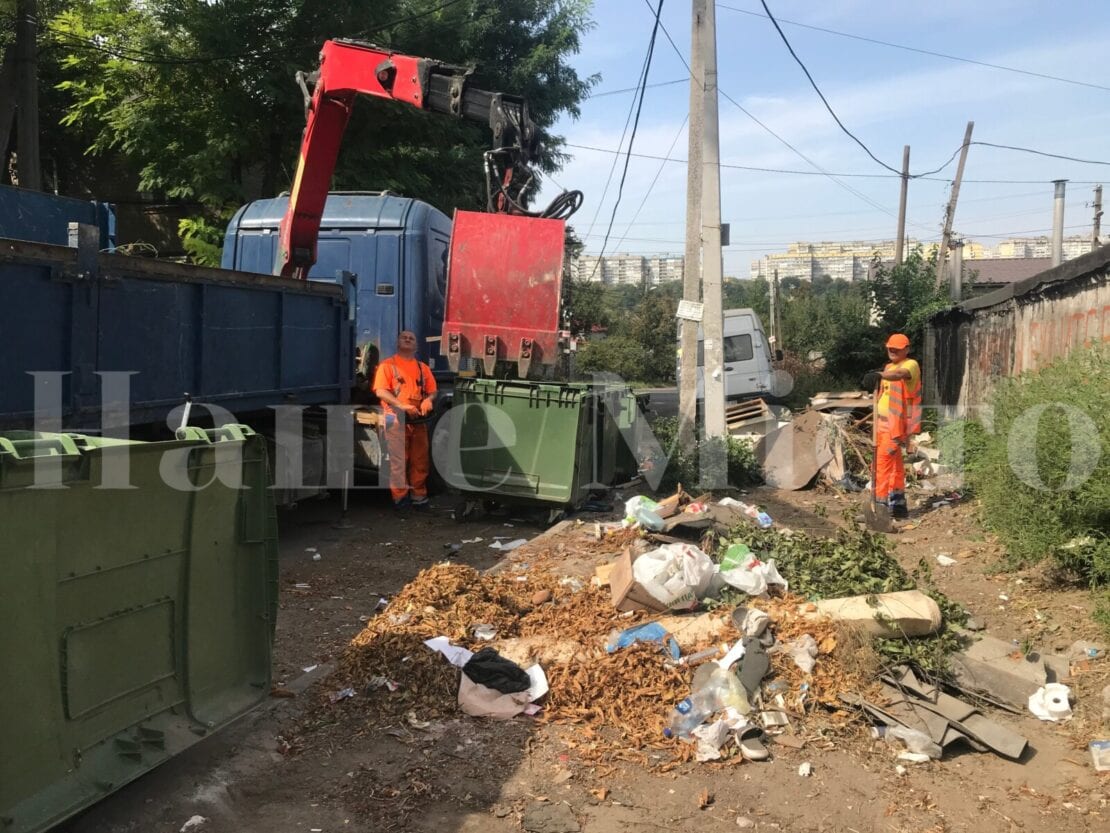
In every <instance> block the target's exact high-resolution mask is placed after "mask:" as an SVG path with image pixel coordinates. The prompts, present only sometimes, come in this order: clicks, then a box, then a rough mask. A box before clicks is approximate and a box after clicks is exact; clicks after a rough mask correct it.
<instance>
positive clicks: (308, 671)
mask: <svg viewBox="0 0 1110 833" xmlns="http://www.w3.org/2000/svg"><path fill="white" fill-rule="evenodd" d="M319 667H320V666H319V665H308V666H305V667H304V668H302V669H301V670H302V671H303V672H304V673H306V674H311V673H312V672H313V671H315V670H316V669H317V668H319Z"/></svg>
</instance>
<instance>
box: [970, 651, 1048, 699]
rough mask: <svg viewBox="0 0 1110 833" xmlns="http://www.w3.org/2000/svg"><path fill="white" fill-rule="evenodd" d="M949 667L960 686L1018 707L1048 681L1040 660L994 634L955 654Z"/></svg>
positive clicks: (1042, 662)
mask: <svg viewBox="0 0 1110 833" xmlns="http://www.w3.org/2000/svg"><path fill="white" fill-rule="evenodd" d="M952 670H953V672H954V673H955V675H956V680H957V682H958V683H959V685H960V687H961V688H964V689H969V690H971V691H982V692H985V693H986V694H989V695H991V696H992V697H994V698H996V699H998V700H1001V701H1002V702H1004V703H1009V704H1010V705H1012V706H1016V707H1018V708H1024V706H1025V704H1026V703H1027V702H1028V701H1029V695H1031V694H1033V693H1034V692H1036V690H1037V689H1038V688H1040V687H1041V686H1043V685H1044V684H1045V683H1047V682H1048V674H1047V672H1046V671H1045V666H1044V661H1043V660H1041V659H1040V658H1039V657H1038V658H1037V659H1036V660H1035V661H1030V660H1029V659H1027V658H1026V657H1025V656H1023V655H1022V654H1021V651H1020V649H1019V648H1017V647H1016V646H1014V645H1013V644H1011V643H1009V642H1004V641H1002V640H1001V639H996V638H995V637H993V636H983V637H981V638H980V639H979V641H977V642H975V643H973V644H972V645H971V646H970V647H969V648H967V649H966V650H964V651H961V652H960V653H958V654H954V655H953V657H952Z"/></svg>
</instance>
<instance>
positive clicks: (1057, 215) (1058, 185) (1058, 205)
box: [1052, 179, 1068, 266]
mask: <svg viewBox="0 0 1110 833" xmlns="http://www.w3.org/2000/svg"><path fill="white" fill-rule="evenodd" d="M1067 183H1068V181H1067V180H1066V179H1056V180H1053V182H1052V184H1053V185H1054V186H1055V188H1054V193H1053V195H1052V265H1053V266H1059V265H1060V264H1061V263H1063V262H1064V192H1065V189H1066V188H1067Z"/></svg>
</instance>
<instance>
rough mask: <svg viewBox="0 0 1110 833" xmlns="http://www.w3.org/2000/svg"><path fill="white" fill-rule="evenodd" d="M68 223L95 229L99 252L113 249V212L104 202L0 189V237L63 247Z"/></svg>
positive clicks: (114, 220)
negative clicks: (97, 233)
mask: <svg viewBox="0 0 1110 833" xmlns="http://www.w3.org/2000/svg"><path fill="white" fill-rule="evenodd" d="M70 223H85V224H86V225H90V226H96V227H97V228H98V229H99V230H100V246H99V248H100V250H101V251H111V250H112V249H114V248H115V245H116V212H115V210H114V209H113V207H112V206H111V205H109V204H108V203H106V202H96V201H95V200H91V201H90V200H76V199H71V198H70V197H57V196H54V195H53V194H44V193H43V192H41V191H28V190H27V189H26V188H11V187H8V186H0V237H10V238H13V239H15V240H29V241H31V242H33V243H51V244H53V245H55V246H66V245H68V242H69V236H68V228H69V224H70Z"/></svg>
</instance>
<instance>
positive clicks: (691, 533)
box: [319, 490, 942, 770]
mask: <svg viewBox="0 0 1110 833" xmlns="http://www.w3.org/2000/svg"><path fill="white" fill-rule="evenodd" d="M625 508H626V518H625V520H624V521H623V522H613V523H609V524H580V525H578V526H577V527H572V528H570V529H569V530H567V531H565V532H564V533H563V534H562V535H559V536H545V537H544V538H543V539H540V540H539V541H536V542H532V543H530V544H529V545H528V546H522V547H519V548H516V549H514V550H512V551H511V552H510V553H509V554H508V555H507V556H506V558H505V559H504V560H503V561H502V563H501V564H500V565H499V567H498V568H497V569H496V570H494V571H491V572H488V573H479V572H478V571H476V570H474V569H472V568H470V567H467V566H464V565H460V564H451V563H444V564H438V565H435V566H433V567H431V568H428V569H426V570H424V571H422V572H421V573H420V574H419V575H418V576H417V577H416V578H415V579H414V580H413V581H412V582H411V583H410V584H408V585H407V586H406V587H405V588H404V589H403V590H402V591H401V592H400V593H398V594H397V595H396V596H395V597H394V598H393V599H391V600H389V602H388V604H387V605H386V606H385V607H384V609H382V610H381V611H380V612H379V613H378V614H377V615H376V616H375V617H374V618H373V619H371V620H370V622H369V623H368V624H367V626H366V627H365V628H364V630H363V631H362V632H361V633H359V634H358V635H357V636H356V637H355V638H354V639H353V640H352V642H351V644H350V645H349V647H348V649H347V650H346V651H345V653H344V654H343V656H342V657H341V658H340V661H339V663H338V665H337V668H336V670H335V671H334V672H333V673H332V675H331V676H330V677H329V679H328V682H327V685H326V686H325V690H324V691H323V692H322V694H321V697H320V701H319V705H320V707H321V708H323V709H343V710H350V711H352V712H355V713H359V714H362V715H364V716H365V717H367V718H372V719H368V720H366V721H365V722H364V725H371V724H374V725H383V723H389V722H391V721H398V722H401V723H402V724H407V725H408V726H410V727H414V728H424V727H427V726H428V725H430V723H431V722H432V721H436V720H439V719H443V718H446V717H448V716H450V715H454V714H457V713H458V712H460V711H461V712H463V713H465V714H469V715H473V716H480V717H501V718H508V717H512V716H515V715H518V714H526V715H531V716H533V718H534V719H536V720H539V721H544V722H547V723H550V724H554V725H559V726H566V727H568V728H569V729H571V730H572V731H570V732H569V733H568V735H567V740H568V743H570V744H571V745H572V746H574V747H576V749H577V753H578V755H579V756H580V757H582V758H583V759H585V760H594V761H599V762H600V761H611V760H618V759H620V760H629V761H635V762H638V763H640V764H642V765H644V766H648V767H651V768H654V769H656V770H666V769H669V768H672V767H674V766H678V765H680V764H681V763H683V762H685V761H689V760H693V759H698V760H704V761H709V760H726V761H743V760H751V761H756V760H762V759H765V758H766V757H768V755H769V750H768V745H769V744H770V743H772V742H773V743H780V744H782V745H784V746H790V747H795V748H800V747H803V746H804V745H805V744H806V742H807V740H806V739H807V737H813V736H814V733H815V732H817V731H818V729H817V727H821V731H823V730H824V728H829V727H832V728H838V727H842V726H844V725H845V724H846V723H848V722H849V721H850V720H851V719H852V717H853V715H854V714H858V708H859V707H858V706H853V705H852V704H849V703H846V702H845V701H844V700H843V699H842V698H841V695H842V694H843V693H844V692H851V693H854V694H856V695H857V696H859V697H862V698H867V701H868V702H871V701H872V700H874V699H875V698H877V697H878V696H879V695H880V694H881V691H880V689H879V681H878V672H879V657H878V655H877V654H876V653H875V651H874V650H873V648H872V643H873V640H874V638H876V637H884V636H885V637H887V638H891V639H898V640H902V641H906V639H907V637H909V636H911V635H918V634H929V633H933V632H935V631H937V630H938V629H939V628H940V627H941V618H942V617H941V613H940V611H939V609H938V607H937V605H936V604H935V603H934V602H933V601H932V600H931V599H929V597H927V596H925V595H924V594H921V593H919V592H918V591H915V590H908V588H907V587H906V586H905V585H906V584H907V582H909V579H908V577H906V576H905V574H904V573H903V572H901V571H900V570H898V572H897V574H896V575H895V578H894V580H893V581H892V580H891V575H892V574H893V573H892V570H893V569H894V568H896V567H897V565H896V563H895V564H894V565H893V567H892V564H891V561H888V560H886V559H883V558H879V557H877V556H875V555H874V554H872V555H869V556H867V557H866V558H863V559H861V560H860V562H859V563H847V562H846V561H845V558H846V556H845V552H847V551H848V550H849V547H848V545H847V543H846V542H841V543H840V544H836V543H835V542H834V543H833V544H831V545H828V546H832V547H834V550H832V551H831V552H834V553H836V554H837V555H836V557H838V558H840V562H841V563H840V565H839V569H833V568H832V567H829V568H828V569H827V570H826V569H823V568H821V566H820V564H819V560H820V559H817V560H813V559H812V558H810V559H809V560H806V558H804V557H803V554H804V553H812V552H816V553H818V554H820V553H822V552H825V550H822V547H824V546H826V545H825V544H823V543H820V539H809V538H807V536H804V535H799V534H797V533H791V532H790V531H789V530H779V529H775V528H773V525H774V522H773V520H772V519H771V518H770V517H769V516H768V515H767V514H766V513H765V512H764V511H762V509H760V508H759V507H756V506H750V505H747V504H744V503H741V502H740V501H736V500H732V499H727V498H726V499H725V500H721V501H711V500H709V499H708V497H707V496H703V497H702V498H700V499H693V498H691V497H690V496H689V495H686V494H685V493H683V492H682V491H681V490H679V491H678V492H676V494H675V495H673V496H672V497H671V498H669V499H667V500H664V501H658V502H656V501H651V500H648V499H647V498H642V497H638V498H635V499H633V500H632V501H629V504H628V505H626V507H625ZM863 534H866V533H863ZM868 540H871V539H868ZM876 540H877V539H876ZM857 549H858V547H857ZM832 577H835V579H836V581H835V582H834V581H832V580H831V578H832ZM830 588H831V589H832V590H834V591H837V592H830ZM846 589H847V590H852V589H854V590H855V591H856V592H857V593H862V594H866V595H862V596H860V595H856V596H851V595H850V594H849V593H843V594H839V595H841V596H842V598H834V599H832V600H831V601H830V600H829V597H830V596H836V595H838V592H839V591H841V590H846ZM887 591H892V592H889V593H888V592H887ZM893 591H902V592H893Z"/></svg>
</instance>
